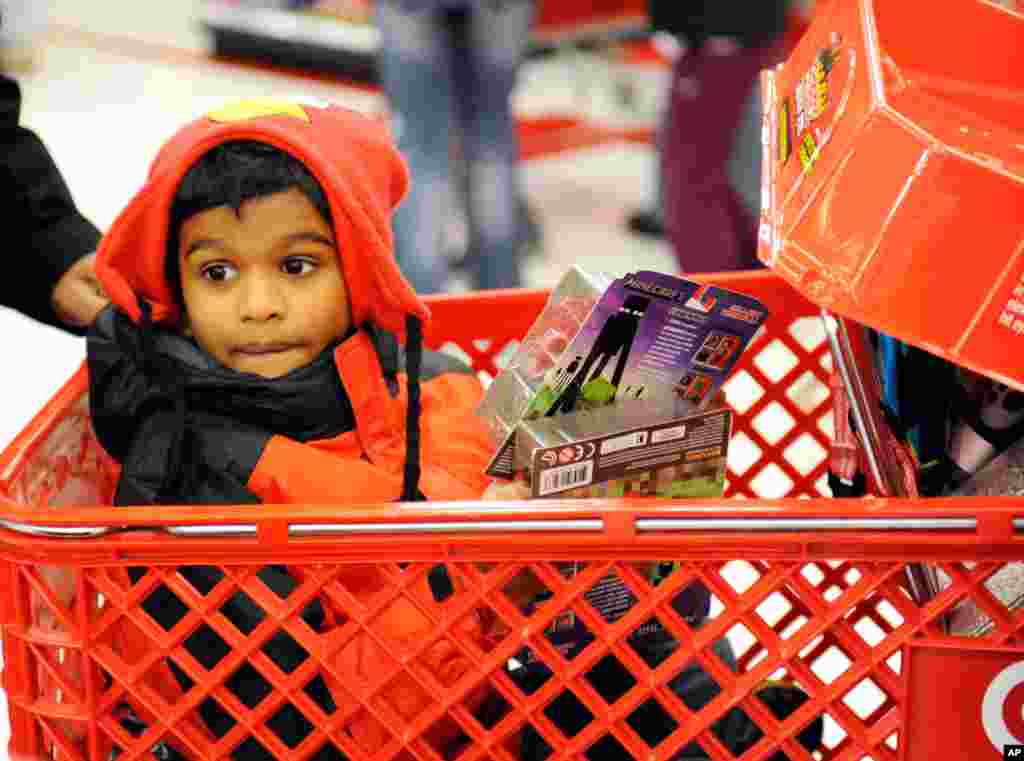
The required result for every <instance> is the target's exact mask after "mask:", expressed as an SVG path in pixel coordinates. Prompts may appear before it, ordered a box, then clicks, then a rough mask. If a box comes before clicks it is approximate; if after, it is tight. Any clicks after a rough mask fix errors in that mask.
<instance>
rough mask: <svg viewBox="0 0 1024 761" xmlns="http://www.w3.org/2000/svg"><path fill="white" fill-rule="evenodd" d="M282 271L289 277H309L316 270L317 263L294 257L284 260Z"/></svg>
mask: <svg viewBox="0 0 1024 761" xmlns="http://www.w3.org/2000/svg"><path fill="white" fill-rule="evenodd" d="M281 269H282V270H283V271H284V272H285V274H288V275H308V274H309V273H310V272H312V271H313V270H314V269H316V262H315V261H313V260H312V259H305V258H299V257H295V256H293V257H289V258H288V259H285V260H284V262H283V263H282V264H281Z"/></svg>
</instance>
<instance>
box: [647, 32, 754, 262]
mask: <svg viewBox="0 0 1024 761" xmlns="http://www.w3.org/2000/svg"><path fill="white" fill-rule="evenodd" d="M715 46H716V43H712V42H711V41H709V42H708V43H707V44H705V45H704V46H703V47H702V49H700V50H698V51H692V52H689V53H687V54H686V55H683V56H681V57H680V58H679V59H678V60H677V61H676V65H675V70H674V72H673V83H672V93H671V96H670V97H671V100H670V103H669V118H668V126H667V128H666V131H665V139H664V143H663V145H662V151H661V157H662V177H663V181H664V183H665V223H666V229H667V232H668V238H669V241H670V242H671V243H672V246H673V248H674V249H675V252H676V257H677V258H678V260H679V266H680V268H681V269H682V271H683V272H710V271H726V270H743V269H754V268H757V267H758V266H759V263H758V260H757V217H756V214H752V213H750V212H749V211H748V209H747V207H746V204H745V202H744V200H742V199H741V198H740V196H738V195H737V192H736V190H734V188H733V186H732V185H731V183H730V179H729V175H728V171H727V166H728V161H729V157H730V153H731V152H732V150H733V145H734V141H735V138H736V135H737V125H738V124H739V123H740V120H741V116H742V114H743V112H744V107H745V106H747V105H748V103H749V96H750V92H751V89H752V88H754V87H755V84H756V82H757V79H758V74H759V73H760V71H761V68H762V67H763V66H764V65H765V62H766V51H765V50H764V49H762V48H751V49H743V48H740V49H738V50H733V51H729V52H728V54H726V52H725V51H718V54H716V47H715ZM755 171H757V172H758V176H759V168H756V169H755ZM759 192H760V191H759V190H758V193H759Z"/></svg>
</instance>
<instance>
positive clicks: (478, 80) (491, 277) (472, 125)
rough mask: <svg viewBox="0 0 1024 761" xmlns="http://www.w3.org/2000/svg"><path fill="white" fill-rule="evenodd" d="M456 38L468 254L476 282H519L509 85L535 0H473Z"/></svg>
mask: <svg viewBox="0 0 1024 761" xmlns="http://www.w3.org/2000/svg"><path fill="white" fill-rule="evenodd" d="M466 13H467V14H468V15H467V16H466V18H465V21H466V23H465V26H464V34H462V35H460V37H459V40H458V43H459V44H458V48H457V49H458V53H457V54H458V56H459V58H460V65H457V66H455V69H456V94H455V101H456V102H455V112H456V114H457V115H458V117H459V120H460V122H461V125H462V127H461V134H462V137H463V150H464V151H465V160H466V163H467V171H468V173H469V198H468V204H467V212H468V214H467V216H468V222H469V240H470V246H469V258H468V259H467V261H466V270H467V273H468V274H469V276H470V279H471V283H472V286H473V287H474V288H476V289H488V288H516V287H519V286H520V285H521V284H522V273H521V271H520V259H521V257H520V247H521V242H522V232H521V217H520V211H519V200H518V199H519V191H518V181H519V180H518V162H519V141H518V137H517V134H516V123H515V118H514V115H513V113H512V102H511V97H512V90H513V88H514V87H515V82H516V76H517V74H518V72H519V67H520V64H521V62H522V59H523V56H524V54H525V52H526V46H527V44H528V42H529V37H530V30H531V28H532V25H533V14H534V0H501V1H500V2H488V3H474V4H472V5H471V6H468V7H467V9H466Z"/></svg>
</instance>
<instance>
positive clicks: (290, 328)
mask: <svg viewBox="0 0 1024 761" xmlns="http://www.w3.org/2000/svg"><path fill="white" fill-rule="evenodd" d="M407 185H408V173H407V170H406V167H405V164H404V163H403V161H402V159H401V158H400V156H399V154H398V152H397V151H396V150H395V148H394V147H393V146H392V143H391V141H390V139H389V138H388V136H387V134H386V132H385V129H384V127H383V125H382V124H379V123H377V122H375V121H372V120H370V119H368V118H366V117H363V116H360V115H358V114H356V113H355V112H351V111H348V110H345V109H341V108H337V107H314V106H302V105H297V104H294V103H285V102H278V101H248V102H243V103H240V104H235V105H233V106H230V107H227V108H224V109H222V110H220V111H217V112H215V113H211V114H209V115H207V116H205V117H203V118H200V119H198V120H196V121H195V122H193V123H192V124H190V125H188V126H186V127H185V128H184V129H182V130H181V131H179V132H178V133H177V134H176V135H175V136H174V137H172V138H171V140H170V141H169V142H168V143H167V144H166V145H165V146H164V147H163V149H162V150H161V151H160V153H159V155H158V156H157V158H156V160H155V162H154V164H153V166H152V168H151V171H150V174H149V177H148V180H147V182H146V185H145V186H144V187H143V189H142V190H141V191H140V192H139V193H138V195H136V196H135V198H134V199H133V200H132V201H131V202H130V203H129V205H128V207H127V208H126V209H125V210H124V212H123V213H122V214H121V215H120V216H119V217H118V219H117V220H116V221H115V222H114V224H113V226H112V227H111V229H110V231H109V232H108V234H107V235H106V237H105V238H104V239H103V241H102V244H101V246H100V249H99V253H98V257H97V263H96V271H97V275H98V276H99V278H100V280H101V282H102V283H103V285H104V287H105V289H106V290H107V292H108V294H109V295H110V298H111V300H112V302H113V307H111V308H108V309H107V310H105V311H104V312H103V313H102V314H101V315H100V317H99V318H98V319H97V321H96V324H95V326H94V328H93V331H92V332H91V334H90V336H89V341H88V363H89V373H90V407H91V414H92V420H93V425H94V427H95V431H96V435H97V437H98V439H99V441H100V443H101V444H102V445H103V446H104V448H105V449H106V450H107V452H108V453H109V454H110V455H111V456H112V457H114V458H115V459H116V460H117V461H118V462H119V463H121V466H122V471H121V475H120V480H119V482H118V486H117V492H116V495H115V499H114V502H115V504H119V505H127V504H154V503H168V504H185V503H224V504H238V503H247V502H248V503H256V502H275V503H282V502H303V503H317V502H320V503H323V502H332V503H344V502H354V501H358V502H360V503H363V504H372V503H383V502H393V501H395V500H398V499H406V500H410V499H422V498H428V499H473V498H479V497H480V495H481V494H482V492H483V491H484V488H485V486H486V485H487V480H488V479H486V477H485V476H484V473H483V471H484V466H485V464H486V462H487V460H488V459H489V456H490V449H491V447H490V444H489V440H488V438H487V436H486V433H485V431H484V429H483V427H482V424H481V423H480V421H479V420H478V419H477V418H476V417H475V415H474V412H473V410H474V408H475V407H476V405H477V403H478V402H479V400H480V397H481V393H482V389H481V387H480V384H479V382H478V381H477V379H476V377H475V376H473V375H472V374H468V369H467V368H461V367H460V369H461V370H462V372H453V371H452V370H453V367H454V365H455V364H457V363H453V362H452V361H450V360H446V359H445V358H444V357H442V356H441V355H432V354H429V353H426V354H424V353H423V352H422V351H421V343H420V341H421V335H420V323H421V321H422V320H424V319H426V318H427V317H428V316H429V312H428V310H427V308H426V307H425V306H424V304H423V303H422V302H421V301H420V300H419V298H418V297H417V296H416V294H415V293H414V292H413V290H412V289H411V288H410V286H409V285H408V284H407V283H406V281H405V279H404V278H403V277H402V275H401V274H400V273H399V271H398V269H397V266H396V264H395V261H394V258H393V256H392V244H391V232H390V213H391V211H392V209H393V208H394V207H395V206H396V205H397V204H398V202H399V201H400V199H401V198H402V196H403V195H404V193H405V192H406V188H407ZM392 333H397V334H404V336H405V338H406V347H407V348H406V355H407V364H408V368H407V369H406V367H404V366H403V363H402V362H401V361H400V358H399V351H398V347H397V343H396V339H395V338H394V337H392V335H391V334H392ZM421 380H422V381H423V383H422V386H421V385H420V381H421ZM438 570H440V571H441V572H442V573H441V574H440V578H438V575H437V574H435V573H432V574H431V575H430V577H429V583H428V579H426V578H424V579H423V581H422V584H418V585H414V586H413V588H412V593H411V594H410V595H409V596H408V597H401V598H399V599H398V600H397V601H396V603H395V604H393V605H391V606H389V608H388V609H387V610H386V611H385V612H384V614H383V615H382V616H380V617H379V618H378V619H377V620H376V622H375V627H377V628H376V631H377V632H378V635H380V634H381V633H383V635H384V636H386V637H388V638H390V639H391V640H392V641H393V642H394V643H398V645H401V646H409V647H412V646H414V644H415V643H416V641H417V640H418V639H422V638H424V637H426V636H427V635H428V634H429V633H430V628H431V626H432V623H431V621H430V619H429V618H428V617H427V616H426V615H424V613H423V610H424V609H429V606H432V605H434V606H436V605H437V604H438V601H439V600H441V599H443V598H444V597H445V596H450V595H451V594H453V593H455V592H457V591H458V590H459V587H460V585H459V584H458V579H455V580H453V579H451V578H448V577H447V575H446V574H445V573H444V572H443V568H441V567H439V568H438V569H435V571H438ZM144 572H145V571H144V569H136V570H135V571H134V572H133V573H132V574H131V581H132V583H135V582H137V581H138V580H139V579H140V578H141V576H142V574H143V573H144ZM179 572H180V573H181V575H182V576H184V577H185V578H186V579H187V580H188V581H189V582H190V583H191V584H192V585H193V586H195V587H196V588H197V589H203V588H210V587H212V586H213V585H214V584H216V583H217V582H218V581H219V580H220V578H221V576H222V574H220V572H219V571H216V569H213V568H211V567H206V566H189V567H182V568H180V569H179ZM258 575H259V577H260V578H261V579H262V580H263V582H264V583H265V584H266V585H267V586H268V587H270V588H271V589H273V590H274V591H276V592H278V593H279V594H287V593H288V592H290V591H291V590H292V589H294V588H295V587H297V586H298V580H300V579H301V572H300V570H299V569H289V568H283V567H281V566H268V567H266V568H263V569H261V571H260V572H259V574H258ZM370 577H373V578H372V579H371V578H370ZM339 581H340V582H341V583H342V585H343V586H345V588H346V589H347V590H348V591H349V592H351V593H353V594H355V595H356V596H357V597H358V596H360V593H361V592H362V593H364V596H365V597H369V596H370V595H371V594H372V593H373V592H375V591H377V590H375V589H373V588H372V587H373V585H374V583H376V581H377V577H376V576H374V575H373V574H369V573H367V572H366V569H365V568H363V567H356V566H353V567H351V568H348V569H344V570H343V571H342V572H341V577H340V578H339ZM126 583H127V582H126ZM169 594H170V593H169V592H167V590H166V588H165V587H162V586H161V587H158V588H157V591H156V592H154V593H153V594H152V595H151V596H150V597H148V598H147V600H146V603H145V605H144V608H145V610H146V611H147V612H149V613H150V615H151V616H153V617H154V618H155V619H156V620H157V622H158V623H160V624H161V625H163V626H164V627H165V628H167V629H170V628H171V627H173V626H174V624H175V623H176V622H177V621H178V620H180V618H181V616H182V615H183V614H182V613H180V612H178V613H176V612H175V610H176V606H175V604H174V603H175V601H173V600H171V599H170V597H169ZM411 598H414V599H415V602H414V601H413V599H411ZM233 606H234V607H233ZM177 608H179V609H180V603H178V604H177ZM221 612H222V613H223V614H224V615H225V617H227V618H228V619H229V620H231V621H233V622H234V621H236V620H242V621H243V623H244V625H248V626H250V627H254V626H255V625H256V624H257V623H258V622H259V621H260V620H262V618H263V616H264V614H263V613H262V611H258V610H257V611H253V610H252V609H251V608H249V609H247V608H246V607H245V606H244V605H241V604H239V603H238V601H237V600H235V598H232V600H229V601H228V603H227V604H226V605H225V606H223V607H222V609H221ZM302 618H303V619H304V620H306V622H307V623H308V624H309V625H310V627H311V628H313V629H314V630H315V631H318V632H324V631H326V630H327V629H329V628H330V626H331V624H330V623H329V622H332V621H333V623H334V625H341V624H342V623H344V622H345V614H344V611H338V610H335V609H334V608H333V607H332V605H331V604H330V602H329V601H327V600H326V599H322V598H317V599H315V600H314V602H312V603H310V604H309V605H308V606H307V607H306V609H305V610H303V612H302ZM470 628H471V629H472V631H469V632H468V633H469V635H470V636H474V637H477V638H478V639H481V638H483V637H484V633H483V632H482V631H481V630H480V629H479V627H477V628H473V627H472V626H470ZM245 630H251V629H245ZM279 634H283V632H279ZM197 635H198V636H197V637H195V638H192V639H190V640H189V641H188V642H187V643H186V649H187V650H188V651H189V652H190V653H191V654H192V655H193V656H194V657H195V658H196V659H197V660H198V661H199V662H200V663H202V664H203V665H204V666H206V667H207V668H212V667H213V665H214V664H215V663H216V659H215V658H213V656H211V655H210V653H211V652H215V651H216V645H217V643H216V641H214V640H213V639H212V638H211V637H209V635H208V634H205V635H204V634H203V633H202V630H200V632H198V633H197ZM204 637H206V638H207V639H209V640H210V641H206V640H204ZM221 644H223V643H221ZM277 645H278V646H275V640H271V642H270V643H269V648H268V652H267V655H268V656H269V657H270V658H271V659H272V660H274V661H275V663H276V664H277V665H278V666H280V667H282V668H284V669H285V670H286V672H288V673H290V671H291V669H294V668H295V667H296V666H297V663H298V662H301V661H303V660H305V659H306V658H307V657H308V656H307V654H306V653H305V652H304V651H302V652H301V653H296V652H291V651H294V650H295V647H294V642H293V641H292V647H291V651H290V650H289V647H288V641H287V639H283V640H282V641H281V642H278V643H277ZM298 650H300V651H301V650H302V648H298ZM377 652H378V651H377V649H376V648H375V647H374V645H373V642H372V638H371V637H369V635H368V633H367V632H365V631H363V632H362V633H361V634H357V635H356V636H355V637H354V638H353V639H352V641H351V642H350V644H349V645H347V646H345V647H343V648H342V650H341V651H340V652H339V653H338V656H337V658H336V663H337V664H338V665H339V668H341V669H342V670H343V671H344V672H345V673H349V672H351V673H353V674H361V675H362V676H363V677H365V678H367V679H369V680H371V681H372V680H373V678H374V677H375V676H376V672H377V671H381V672H383V671H386V670H387V668H388V667H387V665H386V663H385V662H384V660H381V657H380V656H379V655H376V653H377ZM221 657H223V656H221ZM375 658H376V659H377V661H379V662H376V661H375V660H374V659H375ZM285 661H293V663H291V665H290V668H286V666H285V665H284V662H285ZM420 662H421V663H422V664H423V665H424V666H426V667H427V668H428V669H429V670H431V672H432V673H433V674H434V675H435V677H436V678H438V679H439V680H440V681H441V682H442V683H443V684H451V683H453V682H454V681H456V680H457V679H458V678H459V677H460V676H461V675H463V674H465V673H466V671H467V670H468V669H469V668H470V667H471V664H470V663H469V661H468V659H467V657H466V656H465V655H463V654H461V653H459V652H457V651H455V650H454V648H453V647H452V646H451V645H447V646H446V641H442V642H441V643H440V644H439V645H437V646H435V647H433V648H430V649H429V651H428V652H427V653H424V654H422V655H421V656H420ZM169 668H170V670H171V672H172V673H173V676H174V677H175V680H176V681H177V682H178V684H179V685H180V686H181V687H182V688H185V689H187V678H185V677H184V674H183V673H181V670H180V668H178V666H177V665H175V664H173V663H170V664H169ZM167 676H168V675H167V674H165V675H164V679H163V681H164V684H163V685H162V689H163V691H164V693H165V694H167V693H173V692H174V691H175V690H176V689H177V688H176V687H175V685H174V683H173V682H171V681H170V680H169V679H168V678H167ZM260 680H261V678H260V677H257V678H256V679H248V680H236V682H235V683H234V684H233V686H232V689H233V690H234V691H235V692H236V696H237V697H238V698H239V699H240V700H242V702H243V703H245V704H246V705H249V704H250V703H249V700H250V699H252V698H253V696H254V695H257V694H259V693H260V691H261V690H265V689H266V688H267V685H266V684H265V680H262V681H263V683H262V684H261V683H259V681H260ZM168 685H169V686H168ZM395 685H396V683H395V682H392V684H391V686H390V687H389V689H386V690H383V691H381V692H380V697H378V698H375V700H378V701H387V702H388V706H387V707H386V708H385V709H384V710H391V711H394V712H397V713H398V714H399V715H401V716H402V717H403V718H404V719H405V720H407V721H408V720H411V718H412V717H413V716H415V715H417V714H418V713H419V712H420V711H422V710H423V709H424V708H425V707H427V706H428V705H429V704H430V699H429V697H427V696H425V695H423V691H422V690H420V689H419V688H415V689H412V688H410V689H405V688H403V687H402V686H401V685H398V686H395ZM313 692H314V693H316V701H317V703H318V705H319V706H320V707H321V708H322V709H323V710H325V711H326V712H327V713H330V712H331V710H329V709H333V708H334V707H335V703H336V701H337V700H339V699H340V698H338V696H339V695H341V694H347V693H345V692H344V690H340V689H339V686H338V685H336V684H333V683H332V682H331V679H330V677H328V678H327V680H326V683H325V682H324V681H320V682H319V683H318V685H317V687H316V688H315V689H314V690H313ZM126 710H128V712H129V717H128V721H127V723H126V724H125V726H126V727H127V726H129V725H131V724H132V722H134V725H135V726H138V725H139V724H140V723H141V724H146V723H148V722H150V721H152V720H153V717H152V716H145V715H143V714H142V712H143V711H144V710H145V709H144V708H142V707H139V706H129V707H128V709H126ZM199 713H200V715H201V716H202V718H203V722H204V724H205V726H206V728H207V729H208V730H209V731H210V732H212V733H213V734H214V735H215V736H216V737H220V736H222V735H223V734H224V733H225V732H226V731H227V730H228V728H229V727H230V726H231V725H232V724H233V721H231V720H230V719H229V717H227V716H226V714H225V713H224V711H223V709H222V708H220V707H219V706H217V705H216V704H212V701H207V702H206V703H205V704H203V705H202V706H200V710H199ZM361 716H362V717H363V718H360V717H356V718H355V719H354V720H353V721H352V722H351V723H350V724H349V725H347V726H346V728H345V729H346V732H347V734H348V736H349V737H350V738H351V739H352V740H353V741H355V742H356V743H357V744H359V745H360V746H361V747H363V749H364V750H366V751H367V752H370V753H373V752H375V751H376V750H378V749H379V748H380V747H381V746H382V745H383V744H385V743H386V742H387V741H389V740H390V739H391V735H390V734H389V732H388V731H387V728H386V727H384V726H382V725H381V724H380V723H379V722H378V721H376V720H375V719H373V718H372V717H371V716H370V715H369V714H368V713H367V712H365V711H363V712H362V713H361ZM284 724H286V725H289V726H285V727H283V728H282V729H281V731H280V732H279V736H280V737H281V739H282V740H284V741H285V742H286V743H288V744H289V745H291V746H292V747H294V744H295V743H298V742H300V741H301V740H302V739H304V737H305V736H308V734H309V728H308V725H306V726H305V727H304V726H303V721H302V720H299V719H296V720H294V721H292V722H291V723H290V724H289V722H288V721H285V722H284ZM275 731H276V730H275ZM442 734H444V732H442ZM167 752H178V751H174V750H173V749H167ZM233 756H234V757H236V758H245V759H247V761H248V760H249V759H257V758H263V757H269V756H268V754H267V751H266V750H265V749H264V748H262V746H259V745H258V744H254V743H252V742H249V743H248V744H246V743H243V744H242V745H240V746H237V747H236V748H235V750H234V751H233ZM337 757H339V755H338V751H337V749H336V748H334V746H333V745H330V744H325V745H324V748H323V749H322V750H321V751H320V753H319V754H318V755H316V756H315V758H318V759H330V758H337Z"/></svg>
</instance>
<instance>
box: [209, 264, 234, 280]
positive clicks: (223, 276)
mask: <svg viewBox="0 0 1024 761" xmlns="http://www.w3.org/2000/svg"><path fill="white" fill-rule="evenodd" d="M200 273H201V274H202V276H203V277H205V278H206V279H207V280H213V281H214V282H217V283H220V282H223V281H225V280H230V279H232V278H233V277H236V276H237V275H238V271H237V270H236V269H235V268H234V267H232V266H231V265H230V264H209V265H207V266H205V267H203V268H202V270H200Z"/></svg>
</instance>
